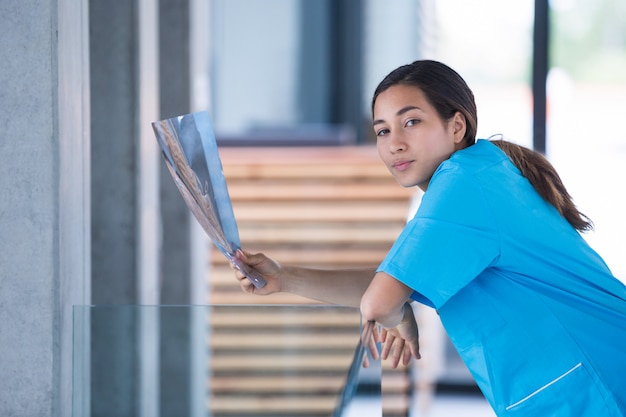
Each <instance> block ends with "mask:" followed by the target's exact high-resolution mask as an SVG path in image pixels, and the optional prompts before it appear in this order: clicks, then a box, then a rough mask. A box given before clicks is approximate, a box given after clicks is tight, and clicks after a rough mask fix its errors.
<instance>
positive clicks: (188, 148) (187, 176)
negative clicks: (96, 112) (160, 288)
mask: <svg viewBox="0 0 626 417" xmlns="http://www.w3.org/2000/svg"><path fill="white" fill-rule="evenodd" d="M152 128H153V129H154V133H155V135H156V138H157V141H158V142H159V145H160V147H161V151H162V153H163V158H164V159H165V164H166V165H167V168H168V170H169V172H170V174H171V175H172V178H173V179H174V182H175V183H176V186H177V187H178V190H179V191H180V193H181V195H182V196H183V199H184V200H185V203H186V204H187V207H189V209H190V210H191V212H192V213H193V215H194V216H195V218H196V219H197V220H198V222H199V223H200V225H202V228H203V229H204V231H205V232H206V234H207V235H208V236H209V238H210V239H211V241H212V242H213V244H214V245H215V246H216V247H217V248H218V249H219V250H220V252H222V253H223V254H224V256H226V258H227V259H228V260H229V261H230V262H231V263H232V264H233V265H235V267H236V268H237V269H239V270H240V271H241V272H242V273H243V274H244V275H245V276H246V277H247V278H248V279H249V280H250V281H251V282H252V283H253V284H254V286H255V287H257V288H260V287H263V286H264V285H265V283H266V282H265V280H264V279H263V278H262V277H261V276H260V275H259V274H258V273H257V272H256V271H254V270H251V269H250V268H248V266H247V265H245V264H243V263H241V262H240V261H239V260H238V259H237V258H236V256H235V253H236V251H237V250H238V249H239V248H240V247H241V243H240V241H239V231H238V229H237V222H236V220H235V215H234V214H233V208H232V204H231V202H230V196H229V195H228V188H227V187H226V180H225V179H224V172H223V170H222V162H221V160H220V157H219V153H218V150H217V142H216V141H215V134H214V133H213V127H212V125H211V120H210V118H209V114H208V113H207V112H197V113H191V114H186V115H182V116H177V117H173V118H171V119H165V120H161V121H158V122H153V123H152Z"/></svg>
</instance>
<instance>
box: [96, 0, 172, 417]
mask: <svg viewBox="0 0 626 417" xmlns="http://www.w3.org/2000/svg"><path fill="white" fill-rule="evenodd" d="M89 13H90V19H89V23H90V54H91V107H92V128H91V132H92V152H91V163H92V181H91V186H92V251H91V255H92V266H93V268H92V271H93V273H92V289H93V293H92V294H93V303H94V304H95V305H103V304H113V305H132V306H134V307H121V306H120V307H117V309H104V308H100V309H98V308H96V309H94V311H93V312H92V317H91V318H92V334H91V336H92V339H91V353H92V357H91V363H92V366H91V381H92V384H91V413H92V415H93V416H100V415H102V416H111V415H115V416H157V415H158V403H157V398H158V372H159V367H158V314H159V311H158V309H156V308H154V307H136V305H152V306H154V305H155V304H158V302H159V280H158V277H159V273H158V268H159V247H160V229H159V214H158V213H159V200H158V184H159V181H158V166H159V165H158V163H159V159H158V158H159V154H158V150H157V145H156V141H155V139H154V135H153V133H152V130H151V125H150V123H151V122H152V121H154V120H157V119H158V105H159V100H158V97H159V96H158V91H159V90H158V8H157V2H156V0H132V1H125V2H110V1H107V0H91V1H90V10H89Z"/></svg>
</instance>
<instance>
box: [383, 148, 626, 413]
mask: <svg viewBox="0 0 626 417" xmlns="http://www.w3.org/2000/svg"><path fill="white" fill-rule="evenodd" d="M378 270H379V271H384V272H386V273H387V274H389V275H391V276H393V277H395V278H396V279H398V280H399V281H401V282H403V283H404V284H405V285H407V286H409V287H411V288H412V289H413V290H414V293H413V296H412V298H413V299H415V300H417V301H420V302H422V303H424V304H427V305H430V306H432V307H434V308H436V309H437V311H438V313H439V316H440V318H441V321H442V323H443V325H444V327H445V328H446V331H447V333H448V335H449V337H450V340H451V341H452V343H453V344H454V346H455V347H456V349H457V350H458V352H459V354H460V356H461V357H462V358H463V360H464V361H465V363H466V365H467V366H468V368H469V370H470V371H471V373H472V375H473V376H474V378H475V380H476V382H477V384H478V385H479V387H480V388H481V390H482V391H483V393H484V395H485V397H486V398H487V400H488V401H489V402H490V404H491V406H492V407H493V408H494V410H495V411H496V413H497V414H498V415H499V416H623V415H626V287H625V286H624V284H623V283H621V282H620V281H619V280H617V279H616V278H615V277H613V275H612V274H611V272H610V271H609V268H608V267H607V265H606V264H605V263H604V261H603V260H602V258H600V256H599V255H598V254H597V253H596V252H594V251H593V250H592V249H591V248H590V247H589V245H588V244H587V243H586V242H585V240H584V239H583V238H582V237H581V236H580V235H579V233H578V232H577V231H576V230H575V229H574V228H573V227H572V226H571V225H570V224H569V223H568V222H567V221H566V220H565V219H564V218H563V217H562V216H561V215H560V214H559V213H558V211H557V210H556V209H555V208H554V207H553V206H552V205H550V204H549V203H547V202H545V201H544V200H543V199H542V198H541V197H540V196H539V195H538V194H537V192H536V191H535V190H534V188H533V187H532V185H531V184H530V183H529V182H528V180H527V179H526V178H524V177H523V176H522V175H521V174H520V172H519V170H518V169H517V168H516V167H515V166H514V165H513V164H512V163H511V162H510V160H509V159H508V157H507V156H506V155H505V154H504V153H503V152H502V151H501V150H500V149H499V148H498V147H496V146H495V145H493V144H492V143H490V142H489V141H486V140H479V141H477V143H476V144H475V145H473V146H471V147H469V148H467V149H464V150H461V151H458V152H455V153H454V154H453V155H452V156H451V157H450V159H448V160H447V161H444V162H443V163H442V164H441V165H440V166H439V168H438V169H437V171H436V172H435V174H434V175H433V177H432V180H431V182H430V184H429V187H428V190H427V191H426V193H425V194H424V196H423V198H422V202H421V205H420V207H419V209H418V211H417V214H416V215H415V217H414V218H413V219H412V220H411V221H410V222H409V223H408V224H407V226H406V227H405V229H404V230H403V232H402V234H401V235H400V237H399V238H398V240H397V241H396V242H395V244H394V246H393V247H392V249H391V251H390V252H389V254H388V255H387V257H386V258H385V260H384V261H383V263H382V264H381V265H380V267H379V268H378Z"/></svg>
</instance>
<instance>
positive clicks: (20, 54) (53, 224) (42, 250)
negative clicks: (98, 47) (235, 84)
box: [0, 0, 90, 416]
mask: <svg viewBox="0 0 626 417" xmlns="http://www.w3.org/2000/svg"><path fill="white" fill-rule="evenodd" d="M70 3H71V4H70ZM86 18H87V9H86V2H77V1H58V2H54V1H53V2H44V3H41V2H34V1H23V0H3V1H2V2H1V3H0V27H2V31H0V109H2V111H1V112H0V132H1V133H0V190H1V193H2V198H0V236H1V239H0V323H1V324H0V326H1V327H0V358H2V360H1V361H0V380H1V381H2V389H1V390H0V415H3V416H61V415H64V416H67V415H71V387H72V380H71V370H72V348H71V347H72V305H73V304H87V303H89V302H90V299H89V293H90V289H89V276H90V266H89V246H90V242H89V192H88V189H89V158H88V157H87V155H88V154H89V129H88V126H89V100H88V90H87V87H88V84H89V83H88V81H89V78H88V56H87V45H85V42H86V39H87V20H86Z"/></svg>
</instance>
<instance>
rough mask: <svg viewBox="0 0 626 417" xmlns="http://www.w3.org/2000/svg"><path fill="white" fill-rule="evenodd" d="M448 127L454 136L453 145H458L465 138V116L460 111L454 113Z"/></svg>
mask: <svg viewBox="0 0 626 417" xmlns="http://www.w3.org/2000/svg"><path fill="white" fill-rule="evenodd" d="M450 127H451V128H452V133H453V135H454V143H457V144H460V143H461V142H462V141H463V137H464V136H465V130H466V128H467V121H466V120H465V116H464V115H463V113H461V112H460V111H458V112H456V113H454V116H453V117H452V120H451V121H450Z"/></svg>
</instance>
